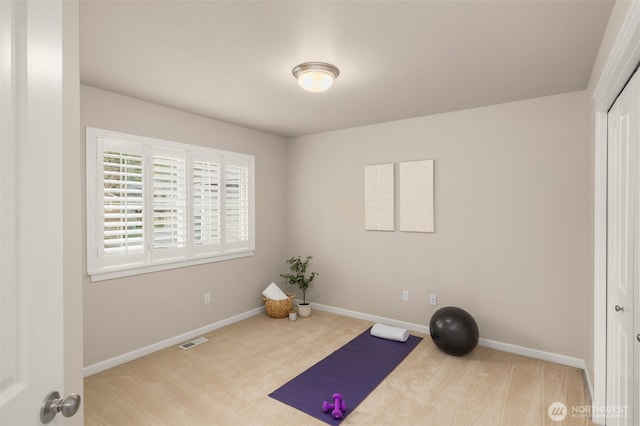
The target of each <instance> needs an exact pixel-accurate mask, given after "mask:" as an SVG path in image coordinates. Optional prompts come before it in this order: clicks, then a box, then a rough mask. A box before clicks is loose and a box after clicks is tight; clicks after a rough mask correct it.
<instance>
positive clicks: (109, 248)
mask: <svg viewBox="0 0 640 426" xmlns="http://www.w3.org/2000/svg"><path fill="white" fill-rule="evenodd" d="M98 143H99V144H101V145H102V150H101V152H102V156H101V160H102V179H101V183H100V184H101V187H102V191H101V195H102V197H101V198H102V199H101V205H102V232H101V242H102V243H101V247H100V248H99V253H98V256H99V258H100V259H101V260H102V264H103V265H104V266H111V265H121V264H131V263H138V262H142V261H143V259H144V231H143V229H144V213H145V212H144V193H143V181H144V167H143V164H144V162H143V153H142V149H136V148H137V147H135V146H130V145H129V144H127V143H126V142H124V141H120V140H117V139H108V138H104V139H99V140H98Z"/></svg>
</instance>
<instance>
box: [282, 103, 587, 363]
mask: <svg viewBox="0 0 640 426" xmlns="http://www.w3.org/2000/svg"><path fill="white" fill-rule="evenodd" d="M588 124H589V100H588V96H587V93H586V92H584V91H583V92H575V93H569V94H564V95H558V96H551V97H545V98H539V99H533V100H527V101H521V102H515V103H508V104H502V105H496V106H490V107H485V108H478V109H472V110H465V111H459V112H453V113H447V114H441V115H434V116H428V117H420V118H415V119H410V120H403V121H396V122H391V123H383V124H378V125H372V126H366V127H359V128H353V129H347V130H343V131H336V132H330V133H323V134H317V135H310V136H305V137H299V138H296V139H293V140H291V141H290V144H289V149H288V156H289V158H288V177H287V184H288V186H287V192H288V193H289V194H290V195H289V197H290V198H289V200H290V201H289V203H288V204H289V206H288V209H287V223H288V228H289V230H288V233H287V251H288V253H289V254H302V255H306V254H312V255H314V256H315V258H314V261H313V264H312V266H313V270H316V271H318V272H320V276H319V277H318V278H317V281H316V282H314V284H313V285H312V286H311V287H310V289H309V291H308V298H309V299H310V300H311V301H312V302H318V303H322V304H327V305H331V306H336V307H341V308H346V309H350V310H355V311H360V312H366V313H368V314H373V315H380V316H384V317H389V318H394V319H397V320H402V321H409V322H414V323H418V324H424V325H427V324H428V322H429V319H430V317H431V315H432V314H433V312H434V311H435V308H434V307H431V306H429V304H428V296H429V294H430V293H435V294H437V295H438V298H439V306H440V307H441V306H447V305H455V306H460V307H463V308H464V309H467V310H468V311H469V312H471V313H472V314H473V315H474V317H475V318H476V320H477V321H478V324H479V326H480V333H481V336H482V337H485V338H488V339H493V340H498V341H501V342H507V343H511V344H516V345H522V346H526V347H530V348H535V349H539V350H544V351H550V352H555V353H559V354H564V355H568V356H573V357H578V358H584V356H585V333H586V332H587V327H588V326H587V325H585V311H586V310H587V307H586V306H587V301H588V299H589V296H588V294H587V293H588V292H589V291H591V282H590V279H591V277H592V275H591V268H592V264H591V253H590V247H591V240H592V235H593V230H592V226H591V225H592V221H591V213H590V209H591V205H590V200H591V194H590V191H591V190H592V185H591V182H590V180H589V179H590V176H591V173H592V172H591V167H592V164H591V163H590V161H591V152H590V150H591V149H592V146H591V144H590V143H589V129H588ZM420 159H434V160H435V209H436V211H435V229H436V232H435V233H433V234H418V233H403V232H398V231H396V232H371V231H365V230H364V217H363V171H364V170H363V169H364V166H365V165H367V164H376V163H396V164H397V163H398V162H400V161H409V160H420ZM396 170H397V168H396ZM396 176H397V172H396ZM396 188H397V184H396ZM396 211H397V210H396ZM404 289H406V290H409V292H410V301H409V302H402V301H401V292H402V290H404Z"/></svg>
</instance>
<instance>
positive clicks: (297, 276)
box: [280, 256, 318, 317]
mask: <svg viewBox="0 0 640 426" xmlns="http://www.w3.org/2000/svg"><path fill="white" fill-rule="evenodd" d="M311 259H313V257H312V256H307V258H306V259H305V260H302V258H301V257H300V256H294V257H292V258H291V259H287V264H288V265H289V271H290V273H289V274H281V275H280V276H281V277H282V278H284V279H285V280H286V281H287V282H288V283H289V284H291V285H297V286H298V287H300V290H302V303H298V315H300V316H301V317H308V316H309V315H311V305H310V304H309V303H308V302H307V289H308V288H309V285H310V284H311V282H312V281H313V279H314V278H315V277H316V276H318V273H317V272H310V273H309V274H307V267H308V266H309V262H310V261H311Z"/></svg>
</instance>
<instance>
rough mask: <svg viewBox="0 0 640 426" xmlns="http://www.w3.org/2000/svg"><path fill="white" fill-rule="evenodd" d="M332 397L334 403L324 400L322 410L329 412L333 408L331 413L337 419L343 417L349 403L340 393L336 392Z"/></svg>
mask: <svg viewBox="0 0 640 426" xmlns="http://www.w3.org/2000/svg"><path fill="white" fill-rule="evenodd" d="M331 398H332V399H333V404H330V403H328V402H327V401H324V402H323V403H322V411H324V412H325V413H328V412H329V410H333V411H332V412H331V415H332V416H333V417H335V418H336V419H341V418H342V413H343V411H344V410H346V409H347V404H346V403H345V402H344V399H342V395H340V394H339V393H334V394H333V396H332V397H331Z"/></svg>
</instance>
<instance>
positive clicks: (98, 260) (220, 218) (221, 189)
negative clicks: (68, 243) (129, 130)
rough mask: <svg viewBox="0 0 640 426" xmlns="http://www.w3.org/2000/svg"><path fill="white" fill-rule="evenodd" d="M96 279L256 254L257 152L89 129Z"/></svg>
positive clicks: (91, 265) (91, 256) (90, 247)
mask: <svg viewBox="0 0 640 426" xmlns="http://www.w3.org/2000/svg"><path fill="white" fill-rule="evenodd" d="M86 148H87V149H86V152H87V157H86V165H87V167H86V169H87V178H86V182H87V195H86V198H87V272H88V274H89V275H90V276H91V280H92V281H97V280H104V279H110V278H116V277H122V276H127V275H134V274H138V273H145V272H153V271H160V270H165V269H170V268H174V267H184V266H188V265H197V264H202V263H206V262H215V261H219V260H228V259H235V258H239V257H245V256H251V255H253V253H254V250H255V237H254V232H255V230H254V226H255V225H254V223H255V221H254V215H255V211H254V189H253V186H254V161H255V160H254V157H253V156H251V155H246V154H240V153H235V152H228V151H220V150H215V149H211V148H206V147H202V146H197V145H187V144H181V143H177V142H171V141H163V140H159V139H153V138H147V137H142V136H135V135H127V134H124V133H117V132H112V131H108V130H101V129H94V128H90V127H87V140H86Z"/></svg>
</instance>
